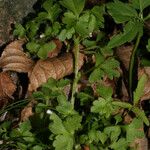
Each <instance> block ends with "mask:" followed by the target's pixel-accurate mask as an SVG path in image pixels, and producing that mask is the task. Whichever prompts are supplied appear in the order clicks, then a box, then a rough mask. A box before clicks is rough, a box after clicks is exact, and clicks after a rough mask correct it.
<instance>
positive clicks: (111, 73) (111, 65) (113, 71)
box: [101, 58, 120, 80]
mask: <svg viewBox="0 0 150 150" xmlns="http://www.w3.org/2000/svg"><path fill="white" fill-rule="evenodd" d="M118 67H119V62H118V61H117V60H116V59H114V58H108V59H107V60H106V61H105V62H104V63H103V64H102V65H101V69H102V70H103V71H104V72H105V74H106V75H107V76H108V78H109V79H111V80H112V79H113V77H119V75H120V73H119V71H118V70H117V68H118Z"/></svg>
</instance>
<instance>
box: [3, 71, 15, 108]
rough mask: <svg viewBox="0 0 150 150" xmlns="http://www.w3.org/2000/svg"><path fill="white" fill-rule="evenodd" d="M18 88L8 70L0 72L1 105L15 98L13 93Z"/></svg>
mask: <svg viewBox="0 0 150 150" xmlns="http://www.w3.org/2000/svg"><path fill="white" fill-rule="evenodd" d="M15 90H16V85H15V84H14V83H13V81H12V79H11V77H10V76H9V74H8V73H6V72H1V73H0V107H2V106H4V105H5V104H7V102H8V100H9V99H10V98H11V99H13V97H12V95H13V93H14V92H15Z"/></svg>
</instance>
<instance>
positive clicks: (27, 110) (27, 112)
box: [20, 100, 36, 121]
mask: <svg viewBox="0 0 150 150" xmlns="http://www.w3.org/2000/svg"><path fill="white" fill-rule="evenodd" d="M34 104H36V101H34V100H32V101H31V102H29V104H28V105H27V106H25V107H24V109H23V110H22V111H21V119H20V120H21V121H26V120H28V119H29V117H31V116H33V115H34V113H33V111H32V108H33V106H34Z"/></svg>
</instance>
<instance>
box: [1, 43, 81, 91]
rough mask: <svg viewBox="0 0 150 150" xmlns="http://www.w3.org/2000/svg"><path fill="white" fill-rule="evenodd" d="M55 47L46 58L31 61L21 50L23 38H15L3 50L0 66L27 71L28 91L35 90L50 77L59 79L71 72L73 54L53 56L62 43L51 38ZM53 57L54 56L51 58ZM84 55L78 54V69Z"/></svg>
mask: <svg viewBox="0 0 150 150" xmlns="http://www.w3.org/2000/svg"><path fill="white" fill-rule="evenodd" d="M53 41H54V42H55V44H56V48H55V49H54V50H53V51H52V52H50V53H49V54H48V57H49V58H47V59H46V60H38V61H37V62H36V63H34V62H33V60H31V59H30V58H28V56H27V55H26V54H25V53H24V52H23V48H22V45H23V44H24V40H16V41H14V42H12V43H10V44H9V45H8V46H7V47H6V48H5V49H4V51H3V53H2V56H1V58H0V67H1V68H2V69H3V71H15V72H20V73H22V72H24V73H28V77H29V82H30V83H29V88H28V90H29V91H30V92H32V91H36V90H37V88H38V87H40V86H41V85H42V84H43V83H45V82H47V80H48V79H49V78H50V77H51V78H54V79H57V80H58V79H61V78H63V77H64V76H66V75H70V74H71V73H73V68H74V66H73V65H74V64H73V55H72V54H71V53H66V54H64V55H63V56H60V57H54V56H57V55H58V54H59V52H60V51H61V48H62V43H61V42H60V41H59V40H53ZM51 57H54V58H51ZM83 59H84V55H83V54H81V53H80V55H79V61H78V65H79V69H80V68H81V66H82V65H83V62H84V61H83Z"/></svg>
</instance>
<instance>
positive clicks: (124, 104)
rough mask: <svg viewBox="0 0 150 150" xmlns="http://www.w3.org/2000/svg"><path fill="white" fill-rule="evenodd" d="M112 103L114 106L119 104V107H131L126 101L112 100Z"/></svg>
mask: <svg viewBox="0 0 150 150" xmlns="http://www.w3.org/2000/svg"><path fill="white" fill-rule="evenodd" d="M112 104H113V105H115V106H119V107H122V108H127V109H132V107H133V106H132V105H131V104H129V103H126V102H117V101H114V102H112Z"/></svg>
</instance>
